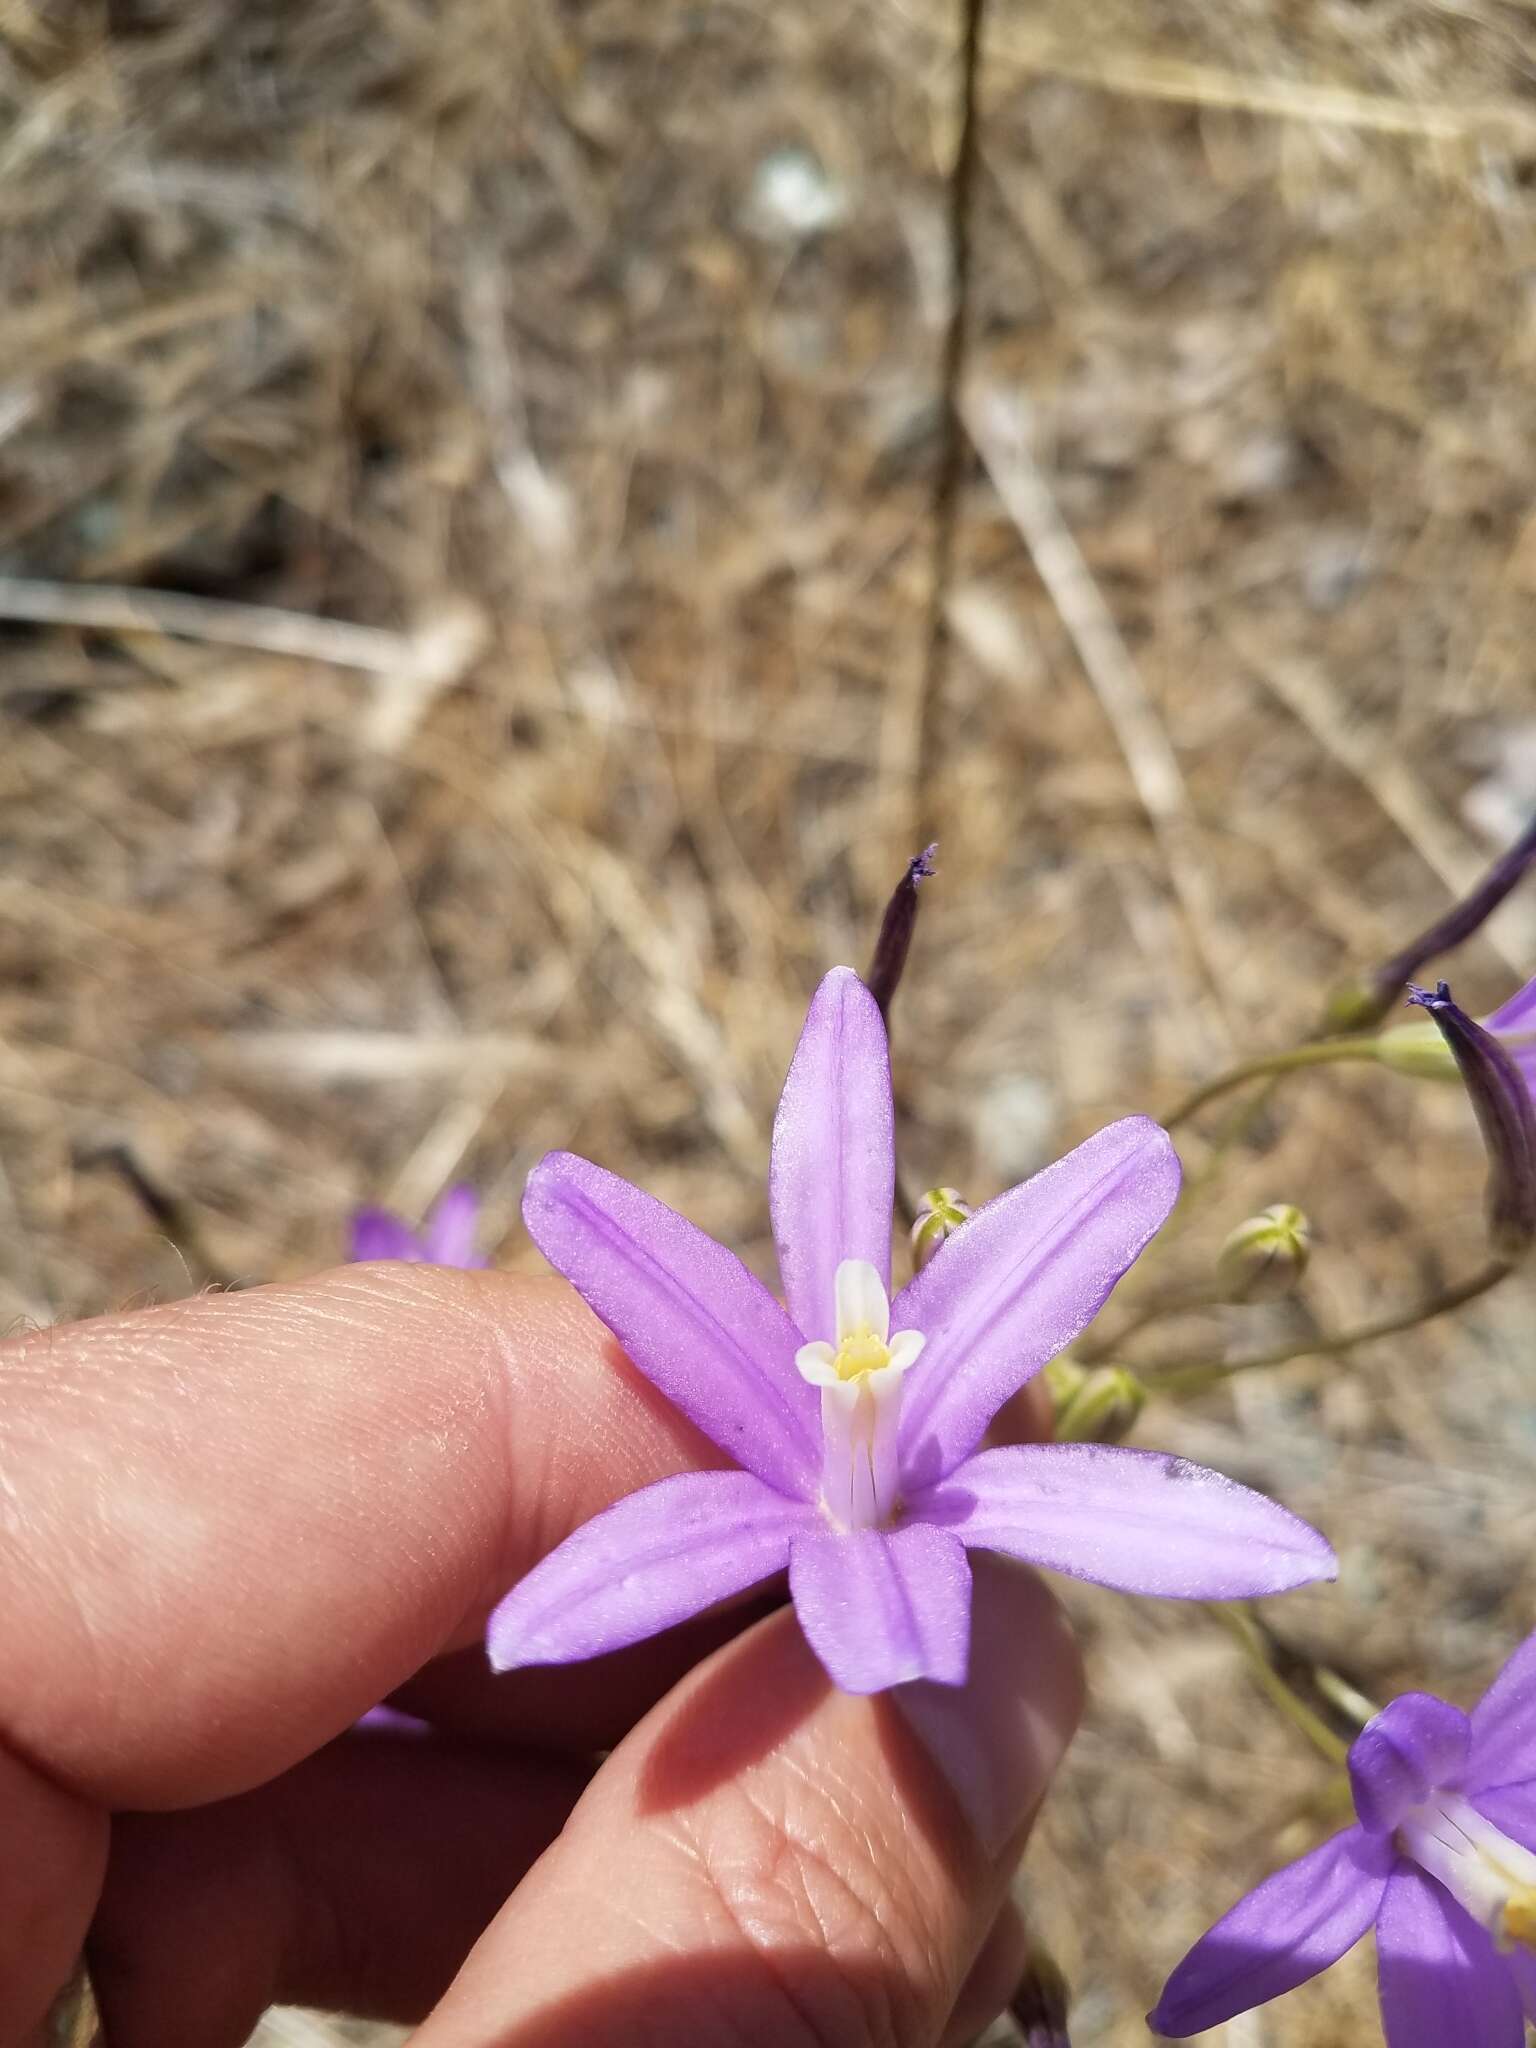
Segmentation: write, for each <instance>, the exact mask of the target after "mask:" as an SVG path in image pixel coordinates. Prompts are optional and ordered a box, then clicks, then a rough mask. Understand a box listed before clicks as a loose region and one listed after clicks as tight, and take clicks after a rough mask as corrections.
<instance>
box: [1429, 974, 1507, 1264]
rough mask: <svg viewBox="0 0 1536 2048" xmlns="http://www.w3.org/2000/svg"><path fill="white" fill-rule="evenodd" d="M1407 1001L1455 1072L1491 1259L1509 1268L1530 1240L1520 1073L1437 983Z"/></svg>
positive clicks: (1487, 1033) (1488, 1033)
mask: <svg viewBox="0 0 1536 2048" xmlns="http://www.w3.org/2000/svg"><path fill="white" fill-rule="evenodd" d="M1408 1000H1409V1002H1410V1003H1416V1004H1418V1006H1419V1007H1420V1008H1421V1009H1424V1010H1427V1011H1428V1012H1429V1014H1430V1016H1431V1017H1433V1018H1434V1020H1435V1022H1436V1024H1438V1025H1439V1027H1440V1033H1441V1036H1442V1037H1443V1038H1444V1040H1445V1042H1446V1044H1447V1045H1448V1046H1449V1047H1450V1049H1451V1053H1452V1056H1453V1057H1454V1059H1455V1061H1456V1064H1457V1066H1458V1067H1459V1068H1460V1070H1461V1078H1462V1081H1463V1082H1464V1084H1465V1086H1466V1090H1467V1094H1468V1096H1469V1097H1470V1098H1471V1102H1472V1109H1473V1112H1474V1114H1475V1115H1476V1117H1477V1122H1478V1128H1479V1130H1481V1132H1482V1134H1483V1146H1484V1149H1485V1150H1486V1151H1487V1154H1488V1193H1487V1210H1488V1239H1489V1244H1490V1246H1491V1248H1492V1251H1493V1254H1494V1257H1495V1258H1497V1259H1500V1260H1503V1261H1507V1262H1508V1263H1510V1264H1513V1263H1514V1261H1515V1260H1517V1259H1521V1258H1524V1256H1525V1254H1526V1253H1527V1252H1528V1251H1529V1250H1530V1248H1531V1246H1532V1244H1533V1243H1536V1110H1533V1108H1532V1106H1531V1097H1530V1093H1529V1091H1528V1090H1527V1088H1526V1085H1525V1082H1524V1080H1523V1078H1522V1077H1521V1073H1520V1069H1519V1068H1518V1067H1517V1066H1516V1065H1515V1063H1514V1061H1513V1060H1512V1059H1511V1058H1510V1056H1509V1054H1508V1053H1507V1052H1506V1051H1505V1050H1504V1047H1503V1046H1502V1045H1500V1043H1499V1041H1498V1040H1497V1038H1495V1037H1494V1035H1493V1033H1492V1032H1491V1031H1485V1030H1484V1029H1483V1027H1482V1025H1481V1024H1476V1023H1474V1022H1473V1020H1472V1019H1471V1018H1470V1017H1469V1016H1468V1015H1467V1013H1466V1011H1465V1010H1463V1009H1462V1008H1461V1007H1460V1006H1459V1005H1458V1004H1457V1003H1456V1002H1455V1001H1454V1000H1453V999H1452V996H1451V991H1450V985H1449V983H1447V982H1443V981H1442V982H1438V983H1437V984H1436V986H1435V991H1434V994H1433V995H1431V994H1430V993H1429V991H1428V990H1427V989H1422V988H1416V989H1414V990H1412V992H1411V993H1410V995H1409V997H1408Z"/></svg>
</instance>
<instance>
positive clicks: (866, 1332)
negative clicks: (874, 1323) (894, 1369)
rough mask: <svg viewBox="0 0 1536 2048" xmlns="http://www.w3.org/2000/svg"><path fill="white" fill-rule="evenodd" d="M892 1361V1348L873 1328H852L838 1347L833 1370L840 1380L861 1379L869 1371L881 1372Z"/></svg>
mask: <svg viewBox="0 0 1536 2048" xmlns="http://www.w3.org/2000/svg"><path fill="white" fill-rule="evenodd" d="M890 1362H891V1349H890V1346H889V1345H888V1344H883V1343H882V1342H881V1341H880V1339H879V1338H878V1337H877V1336H876V1335H875V1333H874V1331H873V1330H870V1329H862V1330H850V1331H849V1333H848V1335H847V1336H846V1337H844V1338H843V1340H842V1342H841V1343H840V1344H839V1345H838V1347H837V1356H836V1357H835V1358H834V1359H833V1361H832V1370H833V1371H834V1372H835V1373H836V1374H837V1376H838V1378H839V1379H840V1380H860V1379H862V1378H863V1377H864V1375H865V1373H867V1372H879V1371H881V1370H882V1368H883V1367H885V1366H887V1365H889V1364H890Z"/></svg>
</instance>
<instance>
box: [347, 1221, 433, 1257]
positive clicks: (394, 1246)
mask: <svg viewBox="0 0 1536 2048" xmlns="http://www.w3.org/2000/svg"><path fill="white" fill-rule="evenodd" d="M424 1256H425V1254H424V1253H423V1251H422V1248H421V1245H420V1242H419V1241H418V1239H417V1236H416V1233H415V1231H413V1230H407V1229H406V1227H405V1225H404V1224H403V1223H402V1222H401V1221H400V1218H399V1217H398V1216H391V1215H390V1213H389V1211H388V1210H387V1209H359V1210H357V1211H356V1212H355V1213H354V1215H353V1218H352V1245H351V1249H350V1250H349V1251H348V1253H347V1258H348V1259H349V1261H351V1263H352V1264H354V1265H360V1264H362V1263H363V1262H364V1261H365V1260H368V1259H413V1260H415V1261H416V1262H417V1263H418V1264H419V1263H420V1261H421V1259H422V1258H423V1257H424Z"/></svg>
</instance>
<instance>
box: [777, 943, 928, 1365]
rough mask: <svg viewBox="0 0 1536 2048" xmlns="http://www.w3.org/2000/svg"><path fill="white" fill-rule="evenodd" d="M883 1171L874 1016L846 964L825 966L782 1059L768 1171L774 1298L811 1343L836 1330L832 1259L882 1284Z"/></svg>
mask: <svg viewBox="0 0 1536 2048" xmlns="http://www.w3.org/2000/svg"><path fill="white" fill-rule="evenodd" d="M895 1178H896V1151H895V1137H894V1115H893V1111H892V1107H891V1059H890V1052H889V1049H888V1047H887V1045H886V1038H885V1025H884V1022H883V1021H882V1019H881V1016H880V1009H879V1005H878V1004H877V1003H876V1001H875V999H874V997H873V996H872V995H871V994H870V992H869V990H868V989H867V988H866V987H865V986H864V984H863V982H862V981H860V979H859V977H858V976H857V975H856V974H855V973H854V971H853V969H852V968H851V967H834V968H833V970H832V972H831V973H830V974H829V975H827V976H826V978H825V979H824V980H823V982H822V984H821V986H820V988H818V989H817V991H816V994H815V995H814V997H813V998H812V1000H811V1008H810V1014H809V1015H808V1016H807V1018H806V1020H805V1029H804V1030H803V1031H802V1032H801V1034H800V1043H799V1044H798V1045H797V1046H796V1047H795V1056H794V1059H793V1060H792V1061H791V1062H790V1067H789V1075H788V1078H787V1079H786V1080H785V1083H784V1093H783V1094H782V1095H781V1096H780V1098H779V1108H778V1114H777V1115H776V1116H775V1118H774V1120H773V1163H772V1166H771V1168H770V1170H769V1174H768V1200H769V1206H770V1208H771V1209H772V1212H773V1237H774V1242H775V1244H777V1246H778V1248H779V1272H780V1274H781V1275H782V1277H783V1281H784V1299H785V1300H786V1301H787V1302H788V1304H789V1312H790V1314H791V1315H792V1316H793V1317H794V1319H795V1321H796V1322H797V1323H798V1324H799V1326H800V1328H801V1329H802V1330H803V1331H804V1332H805V1335H806V1336H807V1337H808V1338H810V1339H812V1340H813V1341H819V1340H829V1341H835V1340H836V1336H837V1315H836V1310H835V1307H834V1304H833V1295H832V1281H833V1276H834V1275H835V1274H836V1272H837V1268H838V1265H839V1263H840V1262H841V1261H842V1260H843V1259H867V1260H868V1261H869V1263H870V1265H872V1266H873V1267H874V1269H875V1271H876V1272H877V1273H878V1274H879V1275H880V1280H881V1284H882V1285H883V1286H884V1288H885V1291H886V1293H887V1294H889V1292H890V1290H891V1201H892V1194H893V1190H894V1187H895ZM892 1327H893V1328H896V1329H900V1328H902V1327H903V1325H901V1324H899V1323H898V1324H894V1325H893V1326H892Z"/></svg>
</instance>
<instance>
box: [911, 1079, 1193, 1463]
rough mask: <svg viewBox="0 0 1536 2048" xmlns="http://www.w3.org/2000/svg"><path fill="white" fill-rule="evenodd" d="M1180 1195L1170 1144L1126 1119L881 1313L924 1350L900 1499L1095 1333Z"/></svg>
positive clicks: (990, 1220) (993, 1208)
mask: <svg viewBox="0 0 1536 2048" xmlns="http://www.w3.org/2000/svg"><path fill="white" fill-rule="evenodd" d="M1178 1192H1179V1160H1178V1154H1177V1153H1176V1152H1175V1151H1174V1149H1173V1144H1172V1141H1171V1140H1170V1138H1169V1136H1168V1133H1167V1132H1166V1131H1165V1130H1163V1129H1162V1128H1161V1127H1160V1126H1159V1125H1157V1124H1155V1123H1153V1122H1151V1121H1150V1119H1149V1118H1147V1117H1144V1116H1132V1117H1126V1118H1124V1119H1123V1120H1122V1121H1121V1122H1120V1123H1117V1124H1110V1125H1109V1126H1108V1128H1107V1129H1105V1130H1102V1131H1100V1132H1099V1133H1098V1135H1097V1136H1096V1137H1092V1138H1090V1139H1089V1140H1088V1141H1087V1143H1086V1144H1083V1145H1079V1146H1078V1148H1077V1150H1076V1151H1075V1152H1069V1153H1068V1154H1067V1156H1066V1158H1065V1159H1058V1160H1057V1162H1056V1164H1055V1165H1054V1166H1048V1167H1047V1168H1046V1169H1045V1171H1044V1172H1043V1173H1037V1174H1036V1175H1035V1177H1034V1179H1033V1180H1028V1181H1025V1182H1024V1183H1023V1185H1022V1186H1021V1187H1016V1188H1011V1189H1010V1190H1009V1191H1008V1193H1007V1194H1005V1195H999V1196H998V1197H997V1199H996V1200H995V1201H992V1202H988V1203H987V1204H986V1206H985V1207H984V1208H982V1209H978V1210H977V1212H976V1214H975V1215H974V1216H973V1217H972V1218H971V1220H970V1222H969V1223H967V1224H966V1226H965V1228H964V1229H963V1230H959V1231H956V1233H955V1235H954V1236H953V1237H951V1238H950V1239H949V1240H948V1241H947V1242H946V1243H945V1244H944V1245H942V1246H941V1247H940V1249H939V1250H938V1252H937V1253H935V1255H934V1257H933V1258H932V1259H931V1260H930V1261H929V1263H928V1264H927V1265H926V1266H925V1267H924V1268H923V1270H922V1272H921V1273H919V1274H918V1276H917V1278H916V1279H915V1280H914V1281H912V1283H911V1285H910V1286H907V1287H904V1288H903V1289H902V1291H901V1293H900V1294H899V1295H897V1297H896V1299H895V1301H894V1302H893V1303H892V1304H891V1328H892V1329H893V1330H908V1329H912V1330H921V1331H922V1332H923V1333H924V1335H925V1336H926V1338H927V1340H928V1342H927V1347H926V1349H925V1350H924V1352H923V1356H922V1359H921V1361H920V1362H919V1364H918V1365H917V1366H916V1367H914V1369H913V1371H912V1373H911V1374H910V1376H909V1378H908V1380H907V1383H906V1388H905V1402H904V1407H903V1412H902V1418H901V1437H902V1465H903V1470H904V1472H905V1473H906V1475H907V1478H908V1481H909V1483H910V1484H911V1485H913V1486H922V1485H926V1484H928V1483H930V1482H931V1481H933V1480H935V1479H940V1478H942V1477H943V1475H944V1474H945V1473H946V1472H950V1471H953V1469H954V1468H955V1466H956V1465H958V1464H959V1462H960V1460H961V1459H962V1458H964V1457H966V1456H967V1455H968V1454H969V1453H970V1452H971V1451H973V1450H974V1449H975V1448H976V1446H977V1444H978V1443H980V1441H981V1438H982V1434H983V1432H984V1431H985V1429H986V1426H987V1424H988V1423H989V1422H990V1421H991V1420H992V1417H993V1416H994V1415H995V1414H996V1413H997V1411H998V1409H999V1408H1000V1407H1001V1406H1002V1405H1003V1403H1004V1401H1006V1400H1007V1399H1008V1397H1009V1395H1010V1394H1012V1393H1015V1392H1016V1391H1017V1390H1018V1388H1020V1387H1021V1386H1022V1385H1023V1384H1024V1382H1025V1381H1026V1380H1027V1379H1028V1378H1029V1377H1030V1376H1031V1374H1033V1373H1036V1372H1038V1371H1039V1369H1040V1367H1041V1366H1042V1365H1044V1364H1045V1363H1046V1361H1047V1360H1048V1359H1052V1358H1054V1357H1055V1356H1056V1354H1057V1352H1059V1351H1062V1350H1064V1349H1065V1348H1066V1346H1067V1345H1068V1344H1070V1343H1071V1342H1072V1339H1073V1338H1074V1337H1075V1336H1077V1334H1078V1332H1079V1331H1080V1330H1082V1329H1084V1328H1085V1327H1086V1326H1087V1325H1088V1324H1089V1323H1091V1322H1092V1320H1093V1318H1094V1317H1095V1316H1096V1315H1097V1314H1098V1312H1099V1310H1100V1309H1101V1308H1102V1307H1103V1305H1104V1301H1105V1297H1106V1296H1107V1295H1108V1293H1109V1290H1110V1289H1111V1288H1112V1287H1113V1286H1114V1284H1115V1282H1116V1281H1117V1280H1118V1279H1119V1278H1120V1275H1121V1274H1122V1273H1123V1272H1124V1271H1125V1269H1126V1267H1127V1266H1129V1265H1130V1263H1131V1261H1132V1260H1133V1259H1134V1258H1135V1257H1136V1256H1137V1254H1138V1253H1139V1252H1140V1251H1141V1249H1142V1247H1143V1246H1144V1245H1145V1244H1146V1243H1147V1241H1148V1239H1149V1238H1151V1237H1152V1235H1153V1234H1154V1232H1155V1231H1157V1230H1158V1229H1160V1228H1161V1226H1162V1224H1163V1223H1164V1221H1165V1220H1166V1218H1167V1215H1168V1212H1169V1210H1170V1209H1171V1208H1172V1207H1173V1205H1174V1202H1175V1201H1176V1200H1177V1198H1178Z"/></svg>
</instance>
